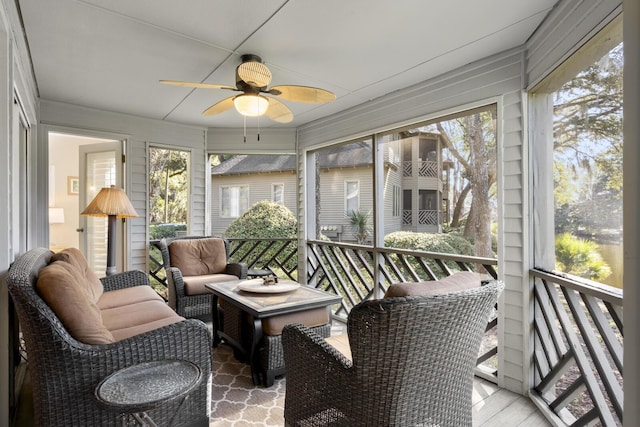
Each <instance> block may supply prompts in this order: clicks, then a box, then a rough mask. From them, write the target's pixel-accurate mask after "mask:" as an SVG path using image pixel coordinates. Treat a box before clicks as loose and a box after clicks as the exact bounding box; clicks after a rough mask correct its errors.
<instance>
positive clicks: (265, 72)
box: [236, 54, 271, 90]
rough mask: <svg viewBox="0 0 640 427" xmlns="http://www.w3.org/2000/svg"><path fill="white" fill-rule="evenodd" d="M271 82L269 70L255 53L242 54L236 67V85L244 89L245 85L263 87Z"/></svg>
mask: <svg viewBox="0 0 640 427" xmlns="http://www.w3.org/2000/svg"><path fill="white" fill-rule="evenodd" d="M269 83H271V71H269V69H268V68H267V66H266V65H264V64H263V63H262V59H261V58H260V57H259V56H257V55H251V54H248V55H242V63H241V64H240V65H238V66H237V67H236V86H237V87H238V88H239V89H242V90H245V89H246V86H247V85H248V86H249V87H253V88H257V89H265V88H266V87H267V86H268V85H269Z"/></svg>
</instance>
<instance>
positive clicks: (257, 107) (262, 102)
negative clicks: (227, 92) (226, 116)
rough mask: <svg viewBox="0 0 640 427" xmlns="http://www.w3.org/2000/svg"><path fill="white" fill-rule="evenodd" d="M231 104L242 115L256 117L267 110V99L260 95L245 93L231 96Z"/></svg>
mask: <svg viewBox="0 0 640 427" xmlns="http://www.w3.org/2000/svg"><path fill="white" fill-rule="evenodd" d="M233 105H235V107H236V110H238V113H240V114H242V115H243V116H249V117H257V116H262V115H263V114H264V113H266V112H267V108H269V100H268V99H267V98H265V97H264V96H261V95H253V94H250V93H245V94H242V95H238V96H236V97H235V98H233Z"/></svg>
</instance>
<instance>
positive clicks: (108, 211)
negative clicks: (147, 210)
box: [82, 185, 138, 218]
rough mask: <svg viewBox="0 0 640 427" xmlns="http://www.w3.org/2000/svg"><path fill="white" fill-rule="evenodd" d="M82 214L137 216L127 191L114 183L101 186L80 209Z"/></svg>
mask: <svg viewBox="0 0 640 427" xmlns="http://www.w3.org/2000/svg"><path fill="white" fill-rule="evenodd" d="M82 215H87V216H110V215H115V216H116V217H117V218H136V217H137V216H138V214H137V213H136V211H135V209H133V206H132V205H131V202H130V201H129V198H128V197H127V193H125V192H124V190H123V189H122V188H118V187H116V186H114V185H112V186H111V187H104V188H102V189H101V190H100V191H99V192H98V194H96V197H94V198H93V200H92V201H91V203H89V205H88V206H87V207H86V208H85V210H83V211H82Z"/></svg>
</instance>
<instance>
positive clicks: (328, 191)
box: [311, 167, 373, 242]
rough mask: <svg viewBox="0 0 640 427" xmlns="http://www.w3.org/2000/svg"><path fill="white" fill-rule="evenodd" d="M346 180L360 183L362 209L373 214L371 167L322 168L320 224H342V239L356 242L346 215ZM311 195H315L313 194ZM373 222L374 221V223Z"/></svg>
mask: <svg viewBox="0 0 640 427" xmlns="http://www.w3.org/2000/svg"><path fill="white" fill-rule="evenodd" d="M346 181H357V182H359V183H360V205H359V206H360V207H359V209H360V211H361V212H368V211H371V212H372V214H373V172H372V168H371V167H354V168H343V169H329V170H327V169H321V170H320V200H321V201H322V206H321V208H320V219H319V221H320V225H321V226H322V225H341V226H342V237H341V240H342V241H350V242H354V241H355V238H354V236H353V233H352V232H351V227H350V225H349V218H348V217H347V216H346V215H345V194H344V191H345V190H344V185H345V182H346ZM311 197H315V196H314V195H312V196H311ZM372 224H373V223H372Z"/></svg>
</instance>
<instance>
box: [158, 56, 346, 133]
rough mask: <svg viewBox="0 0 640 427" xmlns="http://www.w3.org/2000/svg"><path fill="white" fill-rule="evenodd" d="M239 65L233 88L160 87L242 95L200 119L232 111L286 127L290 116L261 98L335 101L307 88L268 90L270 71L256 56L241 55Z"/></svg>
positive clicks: (215, 106)
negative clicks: (221, 90) (219, 91)
mask: <svg viewBox="0 0 640 427" xmlns="http://www.w3.org/2000/svg"><path fill="white" fill-rule="evenodd" d="M241 58H242V63H241V64H240V65H238V67H236V86H235V87H233V86H227V85H218V84H210V83H195V82H182V81H177V80H160V83H164V84H169V85H174V86H185V87H194V88H199V89H226V90H232V91H235V92H242V93H241V94H239V95H233V96H230V97H228V98H225V99H223V100H222V101H220V102H218V103H216V104H213V105H212V106H210V107H209V108H207V109H206V110H204V111H203V113H202V114H203V115H205V116H212V115H214V114H219V113H222V112H224V111H227V110H228V109H230V108H232V107H234V106H235V107H236V110H238V112H239V113H240V114H242V115H243V116H248V117H257V116H262V115H266V116H267V117H269V118H270V119H271V120H274V121H276V122H278V123H289V122H290V121H291V120H293V113H292V112H291V110H289V108H288V107H287V106H286V105H284V104H283V103H282V102H280V101H278V100H277V99H275V98H272V97H267V96H265V95H263V94H268V95H272V96H276V97H279V98H281V99H286V100H287V101H294V102H305V103H311V104H324V103H326V102H331V101H333V100H335V99H336V96H335V94H333V92H330V91H328V90H325V89H319V88H315V87H310V86H294V85H281V86H273V87H271V88H268V87H267V86H268V85H269V83H270V82H271V71H269V69H268V68H267V66H266V65H264V64H263V63H262V59H261V58H260V57H259V56H257V55H251V54H247V55H242V57H241Z"/></svg>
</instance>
